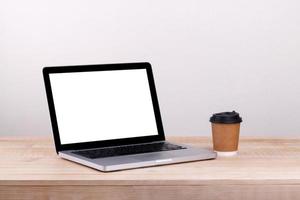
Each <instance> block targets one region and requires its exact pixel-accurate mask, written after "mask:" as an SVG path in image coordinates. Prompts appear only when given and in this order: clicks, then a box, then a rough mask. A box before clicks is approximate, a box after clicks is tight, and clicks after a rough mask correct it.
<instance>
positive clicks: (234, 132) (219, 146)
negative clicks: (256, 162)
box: [210, 111, 242, 156]
mask: <svg viewBox="0 0 300 200" xmlns="http://www.w3.org/2000/svg"><path fill="white" fill-rule="evenodd" d="M210 122H211V123H212V124H211V125H212V137H213V148H214V151H216V152H217V153H218V156H233V155H236V154H237V152H238V144H239V135H240V123H241V122H242V118H241V117H240V115H239V113H237V112H235V111H232V112H222V113H215V114H213V116H212V117H211V118H210Z"/></svg>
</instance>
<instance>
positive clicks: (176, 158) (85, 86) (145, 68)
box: [43, 63, 216, 171]
mask: <svg viewBox="0 0 300 200" xmlns="http://www.w3.org/2000/svg"><path fill="white" fill-rule="evenodd" d="M43 75H44V81H45V87H46V93H47V99H48V105H49V110H50V117H51V122H52V129H53V135H54V141H55V147H56V152H57V153H58V155H59V156H60V157H62V158H65V159H68V160H71V161H74V162H77V163H80V164H83V165H86V166H89V167H91V168H95V169H97V170H100V171H116V170H123V169H129V168H138V167H145V166H155V165H164V164H171V163H180V162H188V161H196V160H207V159H213V158H215V157H216V154H215V153H214V152H212V151H209V150H207V149H198V148H193V147H190V146H186V145H182V144H173V143H170V142H167V141H165V135H164V131H163V126H162V120H161V115H160V111H159V106H158V100H157V95H156V90H155V85H154V79H153V74H152V69H151V65H150V64H149V63H126V64H105V65H85V66H63V67H45V68H44V69H43Z"/></svg>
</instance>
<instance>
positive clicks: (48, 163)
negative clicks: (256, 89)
mask: <svg viewBox="0 0 300 200" xmlns="http://www.w3.org/2000/svg"><path fill="white" fill-rule="evenodd" d="M168 140H170V141H174V142H177V143H185V144H189V145H194V146H198V147H202V148H209V149H211V146H212V145H211V140H210V138H206V137H195V136H194V137H170V138H168ZM0 153H1V158H0V185H43V184H45V185H209V184H231V183H232V184H266V183H268V184H297V185H299V184H300V138H264V139H263V138H241V140H240V146H239V155H238V156H235V157H229V158H224V157H218V158H217V159H216V160H208V161H199V162H190V163H184V164H175V165H167V166H159V167H150V168H141V169H133V170H126V171H118V172H110V173H107V172H106V173H104V172H100V171H97V170H94V169H90V168H88V167H85V166H82V165H79V164H76V163H73V162H70V161H67V160H64V159H61V158H59V157H58V156H57V155H56V153H55V150H54V144H53V140H52V138H51V137H42V136H34V137H28V136H27V137H3V136H2V137H0Z"/></svg>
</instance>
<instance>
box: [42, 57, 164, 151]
mask: <svg viewBox="0 0 300 200" xmlns="http://www.w3.org/2000/svg"><path fill="white" fill-rule="evenodd" d="M132 69H146V71H147V76H148V82H149V87H150V92H151V98H152V104H153V109H154V114H155V120H156V125H157V131H158V135H151V136H142V137H133V138H124V139H112V140H102V141H91V142H81V143H72V144H61V141H60V137H59V128H58V125H57V119H56V113H55V106H54V101H53V95H52V89H51V83H50V79H49V74H52V73H72V72H91V71H111V70H132ZM43 77H44V83H45V88H46V94H47V100H48V106H49V112H50V119H51V123H52V131H53V136H54V142H55V148H56V152H57V153H58V152H59V151H64V150H78V149H87V148H99V147H107V146H118V145H125V144H136V143H144V142H152V141H162V140H165V134H164V130H163V125H162V119H161V114H160V110H159V104H158V99H157V93H156V89H155V83H154V78H153V72H152V68H151V64H150V63H148V62H143V63H117V64H99V65H98V64H97V65H75V66H55V67H44V68H43Z"/></svg>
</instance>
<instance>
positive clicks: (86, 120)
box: [49, 69, 158, 144]
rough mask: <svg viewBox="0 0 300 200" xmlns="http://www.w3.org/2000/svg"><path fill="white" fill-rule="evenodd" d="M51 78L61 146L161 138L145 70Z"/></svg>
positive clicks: (58, 74) (55, 76)
mask: <svg viewBox="0 0 300 200" xmlns="http://www.w3.org/2000/svg"><path fill="white" fill-rule="evenodd" d="M49 77H50V82H51V88H52V94H53V100H54V106H55V111H56V118H57V123H58V130H59V135H60V141H61V144H69V143H79V142H90V141H98V140H110V139H119V138H131V137H139V136H148V135H158V131H157V126H156V121H155V115H154V110H153V105H152V99H151V93H150V88H149V83H148V78H147V72H146V69H135V70H116V71H93V72H73V73H53V74H50V75H49Z"/></svg>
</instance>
